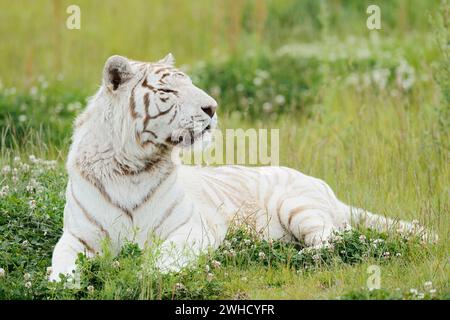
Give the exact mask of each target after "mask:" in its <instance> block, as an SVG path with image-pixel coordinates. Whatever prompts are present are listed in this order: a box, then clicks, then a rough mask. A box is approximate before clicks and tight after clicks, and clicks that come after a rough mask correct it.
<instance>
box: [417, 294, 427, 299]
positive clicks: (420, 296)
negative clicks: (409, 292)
mask: <svg viewBox="0 0 450 320" xmlns="http://www.w3.org/2000/svg"><path fill="white" fill-rule="evenodd" d="M424 297H425V294H424V293H422V292H420V293H419V294H418V295H417V299H423V298H424Z"/></svg>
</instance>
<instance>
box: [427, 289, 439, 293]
mask: <svg viewBox="0 0 450 320" xmlns="http://www.w3.org/2000/svg"><path fill="white" fill-rule="evenodd" d="M429 292H430V293H431V294H435V293H436V292H437V290H436V289H430V291H429Z"/></svg>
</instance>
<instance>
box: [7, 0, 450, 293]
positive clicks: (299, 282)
mask: <svg viewBox="0 0 450 320" xmlns="http://www.w3.org/2000/svg"><path fill="white" fill-rule="evenodd" d="M260 3H262V2H254V1H242V2H240V3H239V4H237V5H236V7H235V8H234V9H233V8H231V7H228V6H225V5H224V3H221V2H220V1H219V2H216V3H215V4H211V3H210V2H207V3H206V2H205V3H202V2H199V4H195V7H191V6H189V5H187V4H186V3H185V2H180V3H177V2H174V3H172V4H170V5H168V6H167V7H166V6H164V5H162V2H161V3H160V2H157V1H156V2H152V5H149V4H147V3H146V4H144V3H143V2H142V3H140V2H136V1H134V2H133V1H132V2H131V3H130V5H129V6H128V7H127V10H122V9H123V8H121V7H119V4H118V3H115V2H112V4H111V8H110V9H108V10H109V11H106V10H105V11H102V10H94V9H96V8H95V7H94V5H93V4H91V2H83V1H81V7H82V14H83V16H84V17H85V18H83V19H86V20H83V21H85V22H83V23H85V28H84V29H83V28H82V30H80V31H79V33H78V34H77V33H68V32H67V31H66V30H60V31H49V30H50V29H51V25H52V24H59V23H62V22H63V21H64V19H63V17H64V14H62V15H60V16H58V15H57V14H56V13H55V15H54V16H53V17H52V18H51V19H43V18H42V17H41V18H39V13H40V12H42V10H44V9H45V10H47V9H48V10H50V12H59V11H58V10H56V9H57V8H59V7H62V8H65V2H64V1H62V2H59V1H53V2H50V1H47V2H42V3H40V4H39V5H38V4H34V3H33V4H29V3H28V2H27V6H28V7H29V11H28V12H29V13H23V12H22V11H21V8H22V7H21V6H20V2H17V3H16V2H15V3H14V4H9V3H8V10H7V11H8V13H9V14H10V15H8V16H7V17H4V16H0V17H3V18H4V19H0V20H1V21H5V22H6V23H8V21H10V20H11V19H17V18H20V19H27V17H26V15H27V14H31V15H34V16H36V17H37V18H36V19H34V20H33V23H34V24H35V26H34V27H35V28H34V29H33V32H31V33H30V32H27V31H29V30H30V28H31V25H29V24H25V23H24V22H23V23H18V24H17V25H18V27H17V28H16V29H14V32H8V31H11V30H8V29H7V28H0V34H1V35H2V39H10V37H13V36H14V37H16V40H14V41H16V42H14V41H13V42H11V44H10V45H8V46H6V47H5V50H3V51H2V53H0V56H1V57H2V58H3V59H4V60H6V61H8V63H2V64H0V73H1V74H2V75H3V77H2V81H3V86H2V87H1V88H0V132H1V134H0V169H2V171H1V173H0V268H2V269H0V299H61V298H65V299H194V298H195V299H217V298H233V299H449V298H450V287H449V285H448V278H449V275H450V268H449V260H448V259H449V252H450V250H449V228H448V226H449V225H450V214H449V213H450V203H449V197H448V195H449V191H450V190H449V181H450V170H449V169H450V168H449V163H450V161H449V160H450V159H449V156H450V152H449V151H450V139H449V134H450V130H449V127H450V114H449V110H450V108H448V106H449V104H450V101H449V92H450V88H449V63H448V46H447V45H446V44H447V43H448V37H449V33H448V9H447V15H446V13H445V12H446V11H445V8H446V7H445V6H443V7H442V9H441V11H440V14H438V12H437V10H438V4H437V3H434V2H428V1H427V2H424V1H413V2H408V1H388V2H382V1H380V3H381V4H380V6H381V8H382V17H383V31H381V32H378V33H373V32H372V33H368V31H367V29H365V28H364V27H362V28H358V27H357V26H359V25H360V24H362V25H364V24H365V21H364V19H365V16H364V15H361V14H360V12H363V13H364V9H365V8H364V4H363V2H361V1H348V2H346V4H345V5H342V6H341V5H340V3H339V1H328V2H325V1H323V2H319V1H305V2H303V1H302V2H301V3H300V2H297V1H286V2H283V3H281V4H280V2H278V1H277V2H275V1H267V2H264V5H261V4H260ZM22 4H23V3H22ZM2 5H6V3H3V2H0V6H2ZM147 6H148V8H147ZM153 6H154V8H156V9H155V10H151V9H152V8H153ZM172 6H176V7H177V8H178V9H179V10H178V11H177V12H178V13H177V14H172V13H171V12H172V10H171V8H172ZM197 6H198V7H197ZM217 6H223V8H225V10H224V11H223V16H220V15H219V12H220V10H217ZM447 8H448V7H447ZM119 9H120V10H119ZM137 9H139V10H140V12H142V13H140V14H141V15H144V12H146V13H147V12H149V15H150V17H152V18H154V20H153V23H152V24H150V23H149V24H148V26H149V28H147V29H145V28H143V29H142V30H144V31H142V30H141V29H140V28H138V26H139V23H143V22H142V21H144V17H141V16H139V18H136V19H134V20H133V19H131V20H130V19H129V17H130V16H131V15H132V13H133V12H134V11H136V10H137ZM144 9H145V10H144ZM51 10H55V11H51ZM0 12H2V13H0V14H4V12H6V10H0ZM63 12H64V11H63ZM119 12H120V14H121V15H123V19H124V20H120V21H129V24H127V26H128V28H129V29H130V30H141V31H139V32H137V33H133V35H132V36H129V37H128V36H125V35H127V34H128V33H127V30H124V29H123V28H120V25H121V24H120V23H118V24H115V21H116V20H115V19H116V18H117V15H118V14H119ZM168 12H170V14H169V13H168ZM428 12H430V13H432V18H433V19H432V23H431V24H430V23H429V16H428ZM194 13H195V14H198V13H200V16H201V17H203V18H205V20H204V23H199V22H198V21H199V20H197V19H194ZM94 14H95V16H96V19H97V20H95V21H96V22H93V20H91V18H92V19H93V16H94ZM163 15H165V16H167V17H168V19H167V20H164V21H163V20H162V18H161V16H163ZM158 17H159V18H158ZM180 17H186V20H183V21H181V22H180V19H179V18H180ZM8 19H9V20H8ZM52 19H53V20H52ZM158 19H159V20H158ZM200 20H201V19H200ZM19 21H22V20H19ZM155 21H156V22H155ZM300 22H301V23H300ZM162 25H165V26H166V28H165V29H164V32H160V27H161V26H162ZM214 25H215V26H216V27H217V29H214V30H216V32H211V33H205V32H204V28H205V26H214ZM100 26H102V28H100ZM186 26H189V27H190V30H191V33H190V35H189V37H185V38H184V37H181V38H179V39H178V38H177V40H174V39H175V38H174V37H173V35H174V34H178V33H179V32H180V30H184V29H185V28H186ZM105 30H110V32H109V33H108V34H106V33H105ZM230 30H231V31H233V32H231V31H230ZM408 30H410V31H408ZM52 32H54V34H53V33H52ZM76 32H78V31H76ZM230 33H233V34H234V36H232V35H228V34H230ZM47 34H53V36H54V37H47ZM44 38H45V39H44ZM142 38H148V39H152V40H154V41H155V42H157V43H158V46H152V42H151V41H149V42H148V43H147V42H145V44H142V45H140V46H137V47H136V46H135V45H133V44H135V43H137V42H138V40H139V39H142ZM106 40H108V41H106ZM122 40H123V41H122ZM26 41H29V42H30V46H28V47H27V48H31V49H29V50H30V51H29V52H28V53H27V52H22V51H23V50H21V49H22V48H25V46H24V43H26ZM99 41H101V42H102V43H104V44H105V45H103V46H98V45H97V43H98V42H99ZM58 43H59V44H58ZM417 43H420V44H421V45H420V46H417ZM72 44H77V45H72ZM49 48H52V50H49ZM58 48H59V49H58ZM68 48H73V50H68ZM55 50H56V51H55ZM58 50H59V51H58ZM166 51H174V53H175V55H176V56H178V58H179V61H180V64H185V63H189V65H185V66H184V67H183V68H185V69H186V70H187V72H188V73H189V74H191V75H192V78H193V79H194V82H195V83H197V84H198V85H199V86H200V87H202V88H205V90H206V91H208V92H209V93H211V94H212V95H214V96H215V97H216V98H217V100H218V101H219V105H220V108H219V116H220V126H221V128H222V129H226V128H244V129H246V128H278V129H280V141H281V143H280V162H281V164H282V165H286V166H290V167H293V168H296V169H298V170H300V171H302V172H304V173H306V174H310V175H313V176H316V177H319V178H321V179H323V180H325V181H326V182H328V183H329V184H330V186H331V187H332V189H333V190H334V191H335V192H336V194H337V196H338V197H339V198H340V199H341V200H343V201H344V202H346V203H350V204H352V205H356V206H359V207H363V208H366V209H368V210H370V211H373V212H377V213H379V214H382V215H386V216H389V217H396V218H402V219H407V220H413V219H417V220H419V221H420V223H422V224H424V225H426V226H427V227H428V228H430V229H432V230H434V231H435V232H437V233H438V234H439V237H440V240H439V242H438V243H437V244H423V243H421V242H420V240H419V239H416V238H414V237H410V238H408V239H405V238H402V237H400V236H398V235H393V234H379V233H375V232H373V231H371V230H364V229H356V230H353V231H348V232H344V233H343V234H341V235H340V237H341V238H342V239H340V240H339V237H338V240H336V242H335V243H334V246H333V248H328V249H326V250H320V251H308V250H302V249H303V247H302V244H301V243H296V244H284V243H279V242H266V241H261V240H260V239H258V238H257V237H255V235H254V234H253V233H252V232H251V230H243V229H233V230H231V231H230V233H229V234H228V236H227V241H226V242H225V243H224V245H223V246H222V247H221V248H219V249H218V250H216V251H214V252H209V253H208V254H205V255H204V256H203V257H201V259H200V261H199V263H198V265H195V266H193V267H192V268H190V269H187V270H184V271H183V272H181V273H179V274H168V275H161V274H159V273H158V272H156V271H155V270H154V260H155V259H157V248H147V249H146V250H144V251H142V250H140V249H139V248H137V247H136V246H135V245H134V244H133V243H129V244H127V245H125V246H124V248H123V249H122V252H121V254H120V255H119V256H118V257H113V256H112V255H111V254H109V253H108V245H107V244H106V243H105V254H104V255H103V256H102V257H96V258H95V259H93V260H88V259H86V258H84V257H83V256H80V258H79V266H80V268H81V270H82V273H81V286H80V288H78V289H69V288H65V287H64V284H49V283H48V282H47V281H46V273H47V267H48V266H49V265H50V259H51V252H52V249H53V247H54V244H55V243H56V241H57V239H58V237H59V236H60V234H61V232H62V212H63V208H64V203H65V199H64V197H65V195H64V189H65V185H66V181H67V177H66V173H65V170H64V165H63V164H64V161H65V156H66V154H67V149H68V145H69V143H70V136H71V130H72V121H73V118H74V117H75V115H76V114H77V113H78V112H79V111H80V110H81V109H82V108H83V107H84V105H85V101H86V97H87V96H88V95H89V94H92V93H93V91H94V90H95V84H96V83H98V81H99V79H100V72H99V70H101V66H102V64H103V62H104V60H105V57H106V56H107V55H109V54H112V53H116V52H118V53H122V54H128V55H130V56H132V57H135V58H145V59H147V58H148V57H149V56H150V57H153V56H159V55H160V56H162V55H164V54H165V53H166ZM19 52H20V54H18V53H19ZM30 52H31V53H30ZM88 52H89V54H90V56H92V59H88V60H86V55H87V53H88ZM214 52H216V53H214ZM217 52H220V54H217ZM16 53H17V54H16ZM15 54H16V55H15ZM13 56H14V57H13ZM55 57H56V58H57V59H56V58H55ZM200 60H204V61H201V63H197V62H198V61H200ZM80 65H82V66H83V67H77V66H80ZM15 66H19V68H18V69H17V72H16V71H14V72H13V70H12V68H16V67H15ZM27 70H28V71H27ZM29 70H31V71H29ZM59 73H62V74H63V75H64V77H63V78H62V77H59V80H58V79H57V78H58V74H59ZM41 159H47V160H52V161H47V160H41ZM377 239H382V241H380V240H377ZM374 243H375V245H374ZM299 252H300V254H299ZM372 265H376V266H379V268H380V271H381V289H379V290H372V291H371V290H368V289H367V285H366V282H367V280H368V278H369V277H370V274H369V273H368V268H369V267H370V266H372ZM2 270H3V271H2Z"/></svg>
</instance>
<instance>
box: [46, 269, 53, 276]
mask: <svg viewBox="0 0 450 320" xmlns="http://www.w3.org/2000/svg"><path fill="white" fill-rule="evenodd" d="M52 271H53V269H52V267H47V270H46V274H47V275H48V276H49V275H50V274H51V273H52Z"/></svg>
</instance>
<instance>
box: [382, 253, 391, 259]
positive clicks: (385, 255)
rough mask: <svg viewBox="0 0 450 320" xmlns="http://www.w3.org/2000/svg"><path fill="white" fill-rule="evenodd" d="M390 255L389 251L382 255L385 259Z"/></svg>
mask: <svg viewBox="0 0 450 320" xmlns="http://www.w3.org/2000/svg"><path fill="white" fill-rule="evenodd" d="M390 255H391V253H390V252H389V251H386V252H384V253H383V256H384V257H385V258H388V257H389V256H390Z"/></svg>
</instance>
